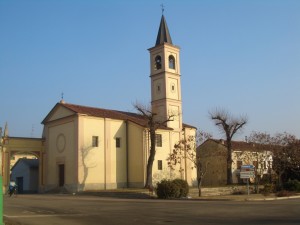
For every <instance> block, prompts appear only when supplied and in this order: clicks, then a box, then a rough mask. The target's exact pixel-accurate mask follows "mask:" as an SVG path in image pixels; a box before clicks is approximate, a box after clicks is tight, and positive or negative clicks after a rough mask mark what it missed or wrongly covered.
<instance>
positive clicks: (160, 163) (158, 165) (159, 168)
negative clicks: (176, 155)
mask: <svg viewBox="0 0 300 225" xmlns="http://www.w3.org/2000/svg"><path fill="white" fill-rule="evenodd" d="M157 168H158V170H162V160H157Z"/></svg>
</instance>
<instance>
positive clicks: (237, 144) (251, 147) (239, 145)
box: [208, 139, 263, 151]
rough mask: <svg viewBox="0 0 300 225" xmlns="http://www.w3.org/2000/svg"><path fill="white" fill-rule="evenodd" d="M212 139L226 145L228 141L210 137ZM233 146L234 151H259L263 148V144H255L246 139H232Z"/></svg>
mask: <svg viewBox="0 0 300 225" xmlns="http://www.w3.org/2000/svg"><path fill="white" fill-rule="evenodd" d="M208 140H211V141H214V142H215V143H217V144H221V145H224V146H226V145H227V141H225V140H223V139H220V140H217V139H208ZM231 147H232V150H233V151H257V150H261V149H263V146H262V145H259V144H254V143H251V142H245V141H231Z"/></svg>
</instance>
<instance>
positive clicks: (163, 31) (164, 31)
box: [155, 5, 173, 46]
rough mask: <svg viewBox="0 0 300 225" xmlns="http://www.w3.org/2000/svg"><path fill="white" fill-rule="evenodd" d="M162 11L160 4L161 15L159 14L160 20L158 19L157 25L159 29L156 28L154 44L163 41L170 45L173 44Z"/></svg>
mask: <svg viewBox="0 0 300 225" xmlns="http://www.w3.org/2000/svg"><path fill="white" fill-rule="evenodd" d="M163 12H164V8H163V5H162V16H161V20H160V25H159V29H158V34H157V38H156V44H155V46H157V45H160V44H163V43H169V44H171V45H172V44H173V43H172V39H171V35H170V32H169V29H168V26H167V22H166V19H165V17H164V14H163Z"/></svg>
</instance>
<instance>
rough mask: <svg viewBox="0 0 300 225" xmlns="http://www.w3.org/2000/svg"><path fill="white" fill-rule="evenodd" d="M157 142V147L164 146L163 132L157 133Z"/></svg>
mask: <svg viewBox="0 0 300 225" xmlns="http://www.w3.org/2000/svg"><path fill="white" fill-rule="evenodd" d="M155 136H156V138H155V143H156V146H157V147H162V135H161V134H156V135H155Z"/></svg>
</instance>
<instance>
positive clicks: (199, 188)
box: [197, 177, 202, 197]
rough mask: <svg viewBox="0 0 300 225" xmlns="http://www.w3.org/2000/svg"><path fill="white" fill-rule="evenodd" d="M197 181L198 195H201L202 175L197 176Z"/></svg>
mask: <svg viewBox="0 0 300 225" xmlns="http://www.w3.org/2000/svg"><path fill="white" fill-rule="evenodd" d="M197 181H198V196H199V197H201V195H202V190H201V185H202V177H201V178H198V179H197Z"/></svg>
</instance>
